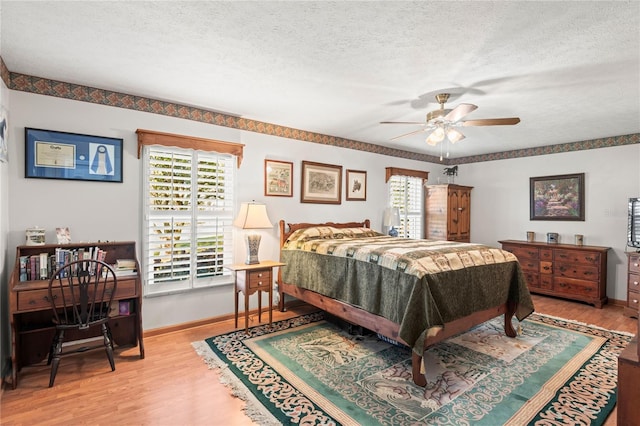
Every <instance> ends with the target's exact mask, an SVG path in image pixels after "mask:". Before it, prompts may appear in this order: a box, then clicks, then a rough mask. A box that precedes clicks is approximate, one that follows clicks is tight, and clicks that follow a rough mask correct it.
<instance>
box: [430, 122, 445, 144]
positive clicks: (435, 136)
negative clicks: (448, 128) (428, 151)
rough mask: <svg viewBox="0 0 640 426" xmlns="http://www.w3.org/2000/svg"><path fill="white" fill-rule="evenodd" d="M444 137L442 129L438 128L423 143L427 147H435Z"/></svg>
mask: <svg viewBox="0 0 640 426" xmlns="http://www.w3.org/2000/svg"><path fill="white" fill-rule="evenodd" d="M444 137H445V134H444V129H443V128H442V127H440V126H438V127H436V129H435V130H434V131H433V132H431V134H430V135H429V137H428V138H427V140H426V141H425V142H427V143H428V144H429V145H432V146H435V145H438V144H439V143H440V142H442V141H443V140H444Z"/></svg>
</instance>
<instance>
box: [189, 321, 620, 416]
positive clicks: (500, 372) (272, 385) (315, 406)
mask: <svg viewBox="0 0 640 426" xmlns="http://www.w3.org/2000/svg"><path fill="white" fill-rule="evenodd" d="M501 320H502V319H501V318H496V319H494V320H491V321H488V322H486V323H484V324H481V325H479V326H476V327H474V328H473V329H471V330H469V331H467V332H465V333H463V334H461V335H458V336H455V337H452V338H450V339H447V340H445V341H444V342H441V343H439V344H437V345H435V346H433V347H431V348H430V349H428V350H427V351H426V352H425V357H424V359H425V364H426V373H425V374H426V378H427V386H426V387H425V388H421V387H419V386H416V385H415V384H414V383H413V381H412V380H411V351H410V349H408V348H406V347H403V346H399V345H397V344H392V343H388V342H386V341H383V340H381V339H379V338H378V337H377V336H375V335H373V334H366V333H365V335H353V334H350V333H349V332H348V331H347V330H346V329H345V328H344V327H339V326H338V325H336V324H334V323H333V322H328V321H326V320H325V319H324V316H323V313H322V312H317V313H314V314H309V315H304V316H300V317H296V318H292V319H289V320H284V321H279V322H275V323H274V324H273V327H269V326H268V325H262V326H257V327H253V328H251V329H249V333H248V334H247V333H245V332H244V330H239V331H235V332H231V333H227V334H223V335H220V336H214V337H211V338H208V339H206V340H205V341H201V342H194V343H193V346H194V348H195V349H196V351H197V352H198V353H199V354H200V355H201V356H202V357H203V358H204V359H205V362H207V364H208V365H210V366H211V367H216V368H220V369H221V380H223V382H224V383H226V384H227V385H228V386H230V387H231V388H232V389H233V392H234V394H235V395H236V396H239V397H241V398H243V399H245V400H246V401H247V408H246V411H247V414H248V415H249V416H250V417H251V418H252V419H253V420H254V421H256V422H257V423H258V424H261V425H266V424H305V425H310V424H327V425H331V424H336V425H376V424H380V425H414V424H437V425H490V426H496V425H503V424H504V425H518V426H520V425H527V424H553V425H562V424H567V425H569V424H570V425H577V424H580V425H601V424H603V423H604V421H605V419H606V417H607V415H608V414H609V413H610V412H611V410H612V409H613V407H614V405H615V403H616V387H617V359H618V358H617V357H618V354H619V353H620V352H621V351H622V349H623V348H624V347H625V346H626V345H627V344H628V342H629V341H630V339H631V335H630V334H629V333H622V332H615V331H610V330H605V329H602V328H598V327H594V326H589V325H586V324H581V323H576V322H572V321H567V320H564V319H561V318H555V317H550V316H544V315H540V314H533V315H531V316H530V317H529V318H528V319H526V320H524V321H523V322H521V323H520V324H518V328H519V330H520V335H519V336H518V337H517V338H515V339H511V338H508V337H506V336H505V335H504V331H503V327H502V324H501V323H502V321H501Z"/></svg>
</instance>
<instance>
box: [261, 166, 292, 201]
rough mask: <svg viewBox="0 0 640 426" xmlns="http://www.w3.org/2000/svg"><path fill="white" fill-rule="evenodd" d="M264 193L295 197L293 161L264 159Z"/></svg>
mask: <svg viewBox="0 0 640 426" xmlns="http://www.w3.org/2000/svg"><path fill="white" fill-rule="evenodd" d="M264 195H271V196H277V197H293V163H292V162H290V161H277V160H264Z"/></svg>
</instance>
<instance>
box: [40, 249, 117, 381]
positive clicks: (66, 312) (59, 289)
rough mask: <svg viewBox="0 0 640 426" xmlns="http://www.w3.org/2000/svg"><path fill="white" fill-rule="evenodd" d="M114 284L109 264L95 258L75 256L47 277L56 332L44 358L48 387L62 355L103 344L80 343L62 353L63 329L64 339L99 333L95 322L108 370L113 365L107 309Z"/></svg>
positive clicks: (113, 276) (114, 367)
mask: <svg viewBox="0 0 640 426" xmlns="http://www.w3.org/2000/svg"><path fill="white" fill-rule="evenodd" d="M117 285H118V281H117V279H116V274H115V272H114V271H113V269H112V268H111V266H109V265H108V264H107V263H105V262H102V261H99V260H89V259H86V260H77V261H74V262H70V263H67V264H65V265H64V266H62V267H60V268H59V269H58V270H56V271H55V272H54V273H53V275H52V276H51V278H50V279H49V300H50V302H51V308H52V310H53V323H54V324H55V327H56V333H55V335H54V338H53V342H52V343H51V349H50V351H49V359H48V362H47V365H49V364H51V376H50V379H49V387H52V386H53V382H54V380H55V378H56V373H57V372H58V364H59V363H60V357H61V356H62V355H67V354H69V353H71V352H79V351H82V352H83V351H86V350H88V349H96V348H100V347H102V346H103V345H102V344H100V345H96V344H95V343H94V344H93V346H89V347H87V346H82V347H81V348H76V350H74V351H69V352H66V353H63V352H62V344H63V342H64V341H65V332H67V331H68V332H69V333H68V335H67V342H73V341H75V340H84V339H88V338H91V337H97V336H99V335H100V334H99V333H98V332H97V329H98V326H99V327H100V330H101V332H102V337H103V339H102V340H103V344H104V348H105V350H106V352H107V357H108V358H109V363H110V364H111V371H114V370H115V369H116V366H115V363H114V361H113V339H112V337H111V330H110V328H109V312H110V307H111V303H112V302H113V296H114V295H115V292H116V288H117ZM82 343H83V344H84V342H82Z"/></svg>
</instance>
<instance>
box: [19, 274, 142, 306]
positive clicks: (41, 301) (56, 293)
mask: <svg viewBox="0 0 640 426" xmlns="http://www.w3.org/2000/svg"><path fill="white" fill-rule="evenodd" d="M135 295H136V281H135V280H125V281H118V288H117V289H116V295H115V297H114V299H116V300H117V299H127V298H130V297H135ZM60 296H61V294H60V290H58V289H54V290H53V297H54V298H55V299H59V298H60ZM50 307H51V302H50V301H49V289H40V290H30V291H20V292H18V311H33V310H38V309H46V308H50Z"/></svg>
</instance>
